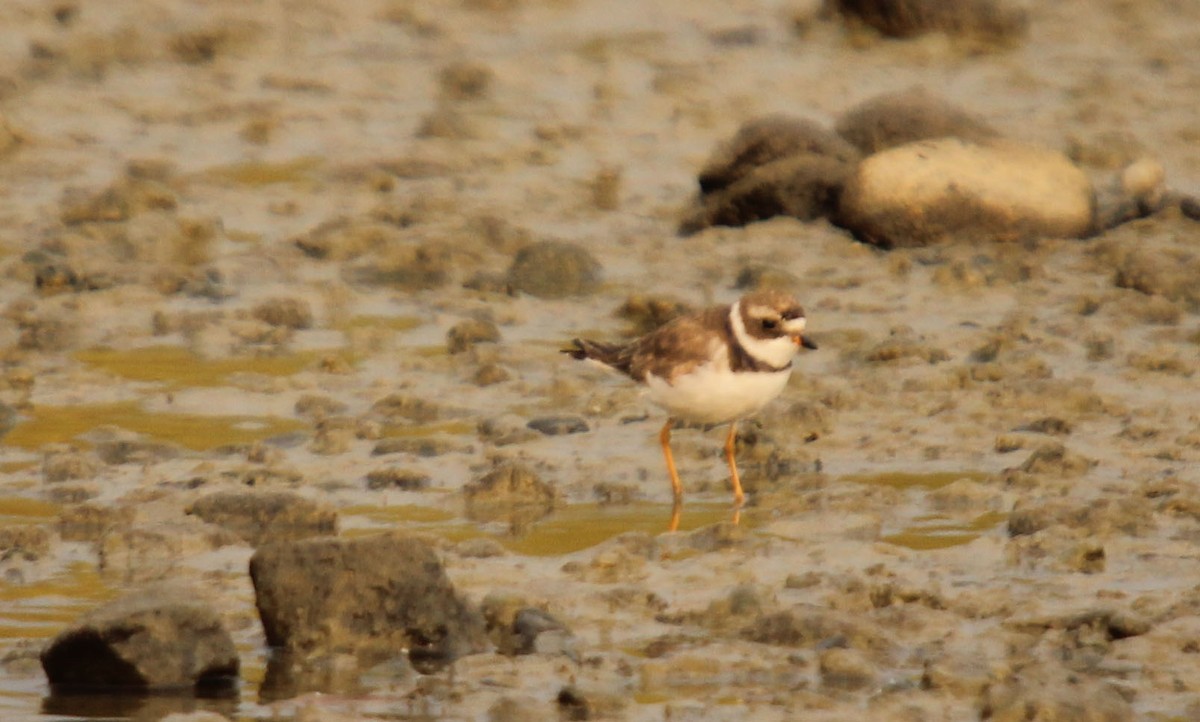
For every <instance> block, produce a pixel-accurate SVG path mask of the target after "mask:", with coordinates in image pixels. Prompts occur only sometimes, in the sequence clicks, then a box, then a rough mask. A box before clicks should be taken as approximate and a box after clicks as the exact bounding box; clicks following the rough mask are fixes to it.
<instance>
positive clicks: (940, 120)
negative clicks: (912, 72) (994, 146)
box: [836, 87, 999, 155]
mask: <svg viewBox="0 0 1200 722" xmlns="http://www.w3.org/2000/svg"><path fill="white" fill-rule="evenodd" d="M836 128H837V132H838V134H839V135H841V136H842V137H843V138H845V139H846V140H847V141H849V142H850V143H851V144H853V145H854V146H855V147H857V148H858V149H859V150H860V151H862V153H863V154H864V155H870V154H871V153H877V152H879V151H881V150H886V149H888V148H894V147H896V146H898V145H904V144H906V143H912V142H914V141H918V140H928V139H932V138H946V137H955V138H961V139H963V140H969V141H973V142H979V141H986V140H990V139H992V138H996V137H997V136H998V135H999V133H997V132H996V130H994V129H993V128H992V127H991V126H989V125H988V124H987V123H986V122H985V121H983V120H982V119H980V118H977V117H975V116H974V115H971V114H970V113H968V112H967V111H965V110H963V109H962V108H960V107H958V106H957V105H954V104H952V103H950V102H949V101H947V100H946V99H945V98H943V97H941V96H939V95H935V94H933V93H931V92H929V91H928V90H926V89H925V88H922V87H915V88H909V89H908V90H902V91H900V92H897V93H885V94H883V95H878V96H875V97H874V98H871V99H869V100H866V101H863V102H862V103H859V104H858V105H856V106H854V107H853V108H851V109H850V110H847V111H846V112H845V113H843V114H842V117H841V118H839V119H838V121H837V126H836Z"/></svg>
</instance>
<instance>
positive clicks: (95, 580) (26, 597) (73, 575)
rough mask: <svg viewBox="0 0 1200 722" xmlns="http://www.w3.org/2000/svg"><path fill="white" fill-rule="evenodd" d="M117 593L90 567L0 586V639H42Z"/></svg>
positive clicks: (75, 565) (78, 564)
mask: <svg viewBox="0 0 1200 722" xmlns="http://www.w3.org/2000/svg"><path fill="white" fill-rule="evenodd" d="M117 593H118V590H117V589H115V588H113V587H112V586H109V585H108V584H107V583H106V582H105V580H104V577H102V576H101V575H100V572H99V571H98V570H97V569H96V566H95V565H94V564H90V563H88V562H75V563H73V564H71V565H70V566H68V567H67V570H66V571H65V572H64V573H63V574H59V575H55V576H53V577H50V578H49V579H45V580H41V581H34V582H30V583H28V584H0V639H45V638H48V637H53V636H54V635H55V634H58V633H59V632H60V631H62V629H63V628H64V627H66V626H67V625H68V624H70V623H71V622H73V621H74V620H75V619H76V618H77V617H78V616H79V615H80V614H82V613H83V612H85V611H87V610H89V609H92V608H94V607H96V606H98V605H99V604H101V603H102V602H106V601H108V600H110V599H112V598H113V597H115V596H116V595H117Z"/></svg>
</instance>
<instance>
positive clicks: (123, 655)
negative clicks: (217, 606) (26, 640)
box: [41, 584, 239, 691]
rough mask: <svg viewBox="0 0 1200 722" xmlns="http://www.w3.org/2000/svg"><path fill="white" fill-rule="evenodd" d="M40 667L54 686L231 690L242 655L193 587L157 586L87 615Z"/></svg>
mask: <svg viewBox="0 0 1200 722" xmlns="http://www.w3.org/2000/svg"><path fill="white" fill-rule="evenodd" d="M41 659H42V667H43V669H45V670H46V676H47V678H48V679H49V681H50V684H51V685H52V686H54V687H56V688H67V689H70V688H88V689H105V688H120V689H140V690H146V691H153V690H183V689H201V690H206V689H211V688H214V687H215V688H221V687H224V686H229V685H232V684H233V683H234V681H235V680H236V677H237V673H238V667H239V662H238V656H237V650H236V649H234V646H233V639H232V638H231V637H230V636H229V632H228V631H227V630H226V629H225V627H224V625H223V624H222V623H221V618H220V616H219V615H218V614H217V613H216V611H215V610H214V609H213V608H212V607H211V606H210V605H209V604H207V603H206V602H204V601H202V599H201V598H200V597H199V595H198V593H197V591H196V590H194V589H189V588H186V587H180V586H176V585H169V584H158V585H153V586H149V587H146V588H144V589H142V590H139V591H135V592H132V593H130V594H127V595H125V596H123V597H120V598H119V599H116V600H114V601H112V602H109V603H108V604H105V605H104V606H102V607H99V608H97V609H95V610H93V611H91V612H89V613H87V614H85V615H84V616H83V617H82V618H81V619H80V620H79V621H77V622H76V623H75V624H74V625H72V626H71V627H70V628H68V629H66V630H65V631H63V632H61V633H60V634H59V635H58V636H57V637H55V638H54V640H53V641H52V642H50V645H49V646H48V647H47V648H46V650H45V651H44V652H43V653H42V658H41Z"/></svg>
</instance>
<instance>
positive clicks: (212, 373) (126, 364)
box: [75, 346, 348, 388]
mask: <svg viewBox="0 0 1200 722" xmlns="http://www.w3.org/2000/svg"><path fill="white" fill-rule="evenodd" d="M331 354H332V355H343V356H345V355H348V354H347V353H346V352H345V351H338V350H326V351H300V352H296V353H289V354H281V355H277V356H236V357H232V358H203V357H201V356H198V355H196V354H195V353H193V352H192V351H190V350H189V349H186V348H184V347H182V346H143V347H141V348H133V349H121V350H117V349H111V348H93V349H86V350H83V351H78V352H76V353H75V360H77V361H79V362H81V363H84V364H87V365H88V366H91V367H93V368H95V369H99V370H101V371H104V372H106V373H110V374H112V375H113V376H119V377H120V378H123V379H129V380H130V381H147V382H154V383H162V384H166V385H167V386H169V387H172V388H185V387H191V386H221V385H223V384H226V383H228V381H229V379H230V378H231V377H232V376H233V375H234V374H240V373H247V374H261V375H264V376H291V375H293V374H297V373H299V372H301V371H304V370H305V369H310V368H314V367H316V366H317V365H318V363H319V362H320V361H321V359H322V358H324V357H326V356H329V355H331Z"/></svg>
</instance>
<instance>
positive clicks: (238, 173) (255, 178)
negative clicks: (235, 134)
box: [202, 156, 322, 186]
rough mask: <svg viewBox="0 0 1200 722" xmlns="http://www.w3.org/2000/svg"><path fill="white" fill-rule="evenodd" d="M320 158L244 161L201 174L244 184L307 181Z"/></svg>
mask: <svg viewBox="0 0 1200 722" xmlns="http://www.w3.org/2000/svg"><path fill="white" fill-rule="evenodd" d="M321 163H322V160H321V159H320V158H318V157H315V156H308V157H301V158H295V159H293V160H286V161H280V162H277V163H267V162H264V161H246V162H244V163H231V164H229V165H219V166H214V167H212V168H209V169H208V170H206V171H204V172H203V174H202V175H203V176H207V177H209V178H213V179H215V180H219V181H222V182H226V183H236V184H239V185H244V186H268V185H274V184H276V183H309V182H312V181H313V180H314V174H313V171H315V170H317V169H318V168H320V167H321Z"/></svg>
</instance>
